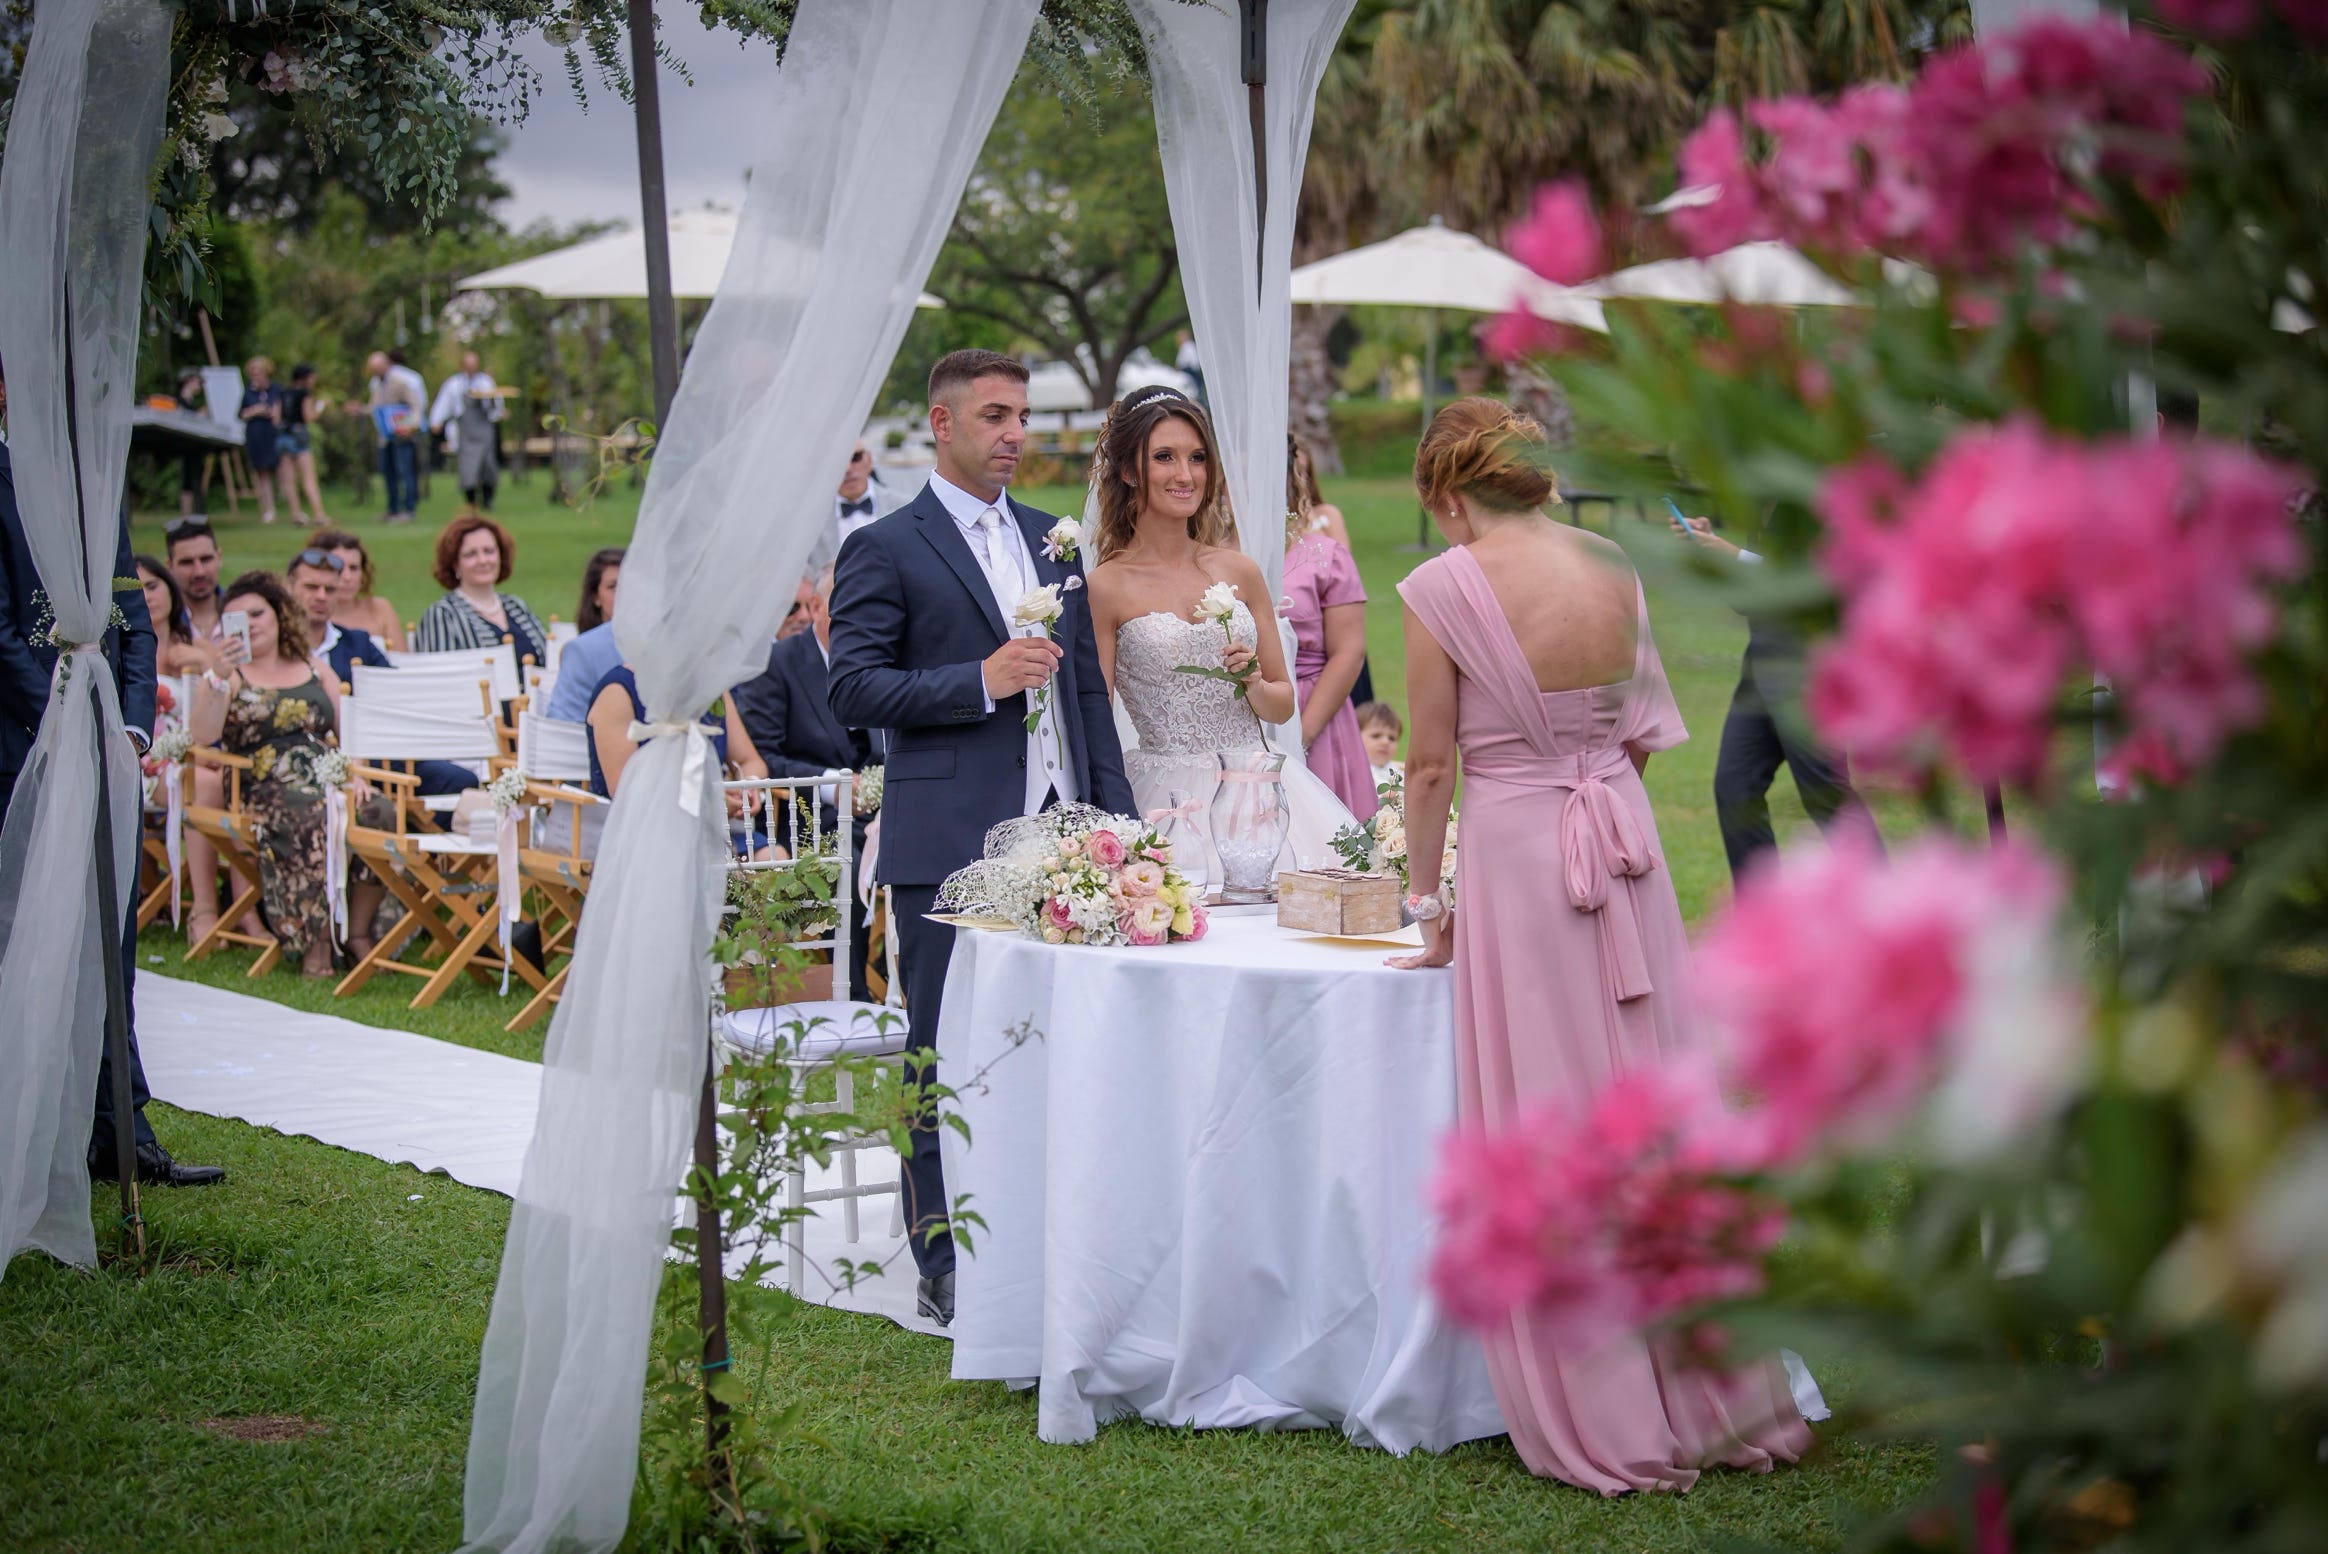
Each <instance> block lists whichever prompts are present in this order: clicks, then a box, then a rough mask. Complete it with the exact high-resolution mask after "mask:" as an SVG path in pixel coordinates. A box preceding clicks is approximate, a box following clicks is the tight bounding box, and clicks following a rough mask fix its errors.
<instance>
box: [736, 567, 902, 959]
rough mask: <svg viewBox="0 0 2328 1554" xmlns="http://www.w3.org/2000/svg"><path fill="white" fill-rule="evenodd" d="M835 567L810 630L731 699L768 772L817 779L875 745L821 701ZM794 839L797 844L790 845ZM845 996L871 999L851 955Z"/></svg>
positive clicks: (818, 588) (853, 902)
mask: <svg viewBox="0 0 2328 1554" xmlns="http://www.w3.org/2000/svg"><path fill="white" fill-rule="evenodd" d="M832 592H833V569H832V568H831V567H829V566H828V567H826V568H825V569H824V571H823V572H822V573H821V574H820V575H819V576H818V577H817V578H816V579H815V582H814V585H813V587H812V589H811V591H810V593H809V600H808V609H807V614H808V622H809V625H808V629H807V630H806V631H801V632H796V633H794V634H793V635H792V636H789V637H779V638H778V639H777V641H776V644H775V646H773V647H772V648H770V649H769V650H768V668H767V670H766V671H765V672H764V673H762V674H761V675H760V677H759V678H758V679H755V680H748V681H746V682H745V683H743V684H742V685H739V686H737V687H736V689H735V694H734V695H733V696H731V697H730V698H729V700H730V701H731V702H733V703H734V705H735V709H736V713H737V715H738V716H739V717H740V718H741V719H742V720H743V726H744V731H745V732H746V733H748V734H750V735H751V737H752V745H753V748H754V749H756V750H757V751H758V752H759V754H760V758H761V760H762V761H764V762H766V763H767V767H768V775H769V776H771V777H821V776H823V775H824V774H825V773H826V772H829V771H861V770H863V769H864V768H865V767H867V766H869V765H871V764H873V762H874V760H875V759H876V755H875V752H876V750H877V749H878V748H879V746H880V744H881V736H880V734H879V733H878V731H876V732H873V733H870V734H869V733H868V732H867V731H866V730H864V729H848V728H843V727H841V725H840V723H839V722H838V721H836V720H835V719H834V717H833V712H832V706H831V703H830V701H829V700H828V699H827V698H828V696H829V694H830V690H831V676H830V668H829V665H830V662H831V642H832V614H831V610H830V608H829V606H830V604H831V600H832ZM823 810H824V814H823V819H822V823H823V824H824V825H825V826H827V827H833V826H837V825H838V824H839V823H840V815H839V811H838V810H836V809H835V808H834V807H833V805H832V803H831V802H830V801H829V800H828V801H827V802H826V803H825V804H824V805H823ZM867 820H868V816H866V815H863V814H860V815H857V816H854V817H853V822H852V823H853V827H854V830H855V833H856V834H855V839H854V844H853V845H854V849H855V851H856V852H857V853H859V854H862V853H863V851H864V848H865V828H866V824H867ZM795 845H796V846H797V845H798V844H797V843H796V844H795ZM843 883H844V886H845V887H846V888H844V890H843V891H842V894H843V896H844V897H845V898H846V900H847V906H846V910H847V911H848V913H849V920H850V921H849V937H850V939H851V941H852V942H854V943H856V944H858V945H860V946H862V944H863V943H864V939H863V929H862V927H861V924H860V913H859V911H858V904H857V892H856V889H855V882H854V881H844V882H843ZM853 958H854V959H855V961H856V964H855V965H854V966H852V967H851V968H850V976H849V982H850V989H849V996H850V997H852V998H855V999H857V1000H858V1001H859V1002H862V1003H871V1002H872V1001H873V999H872V994H871V993H870V991H869V990H868V985H867V982H866V978H865V958H864V957H863V956H862V955H858V956H855V957H853Z"/></svg>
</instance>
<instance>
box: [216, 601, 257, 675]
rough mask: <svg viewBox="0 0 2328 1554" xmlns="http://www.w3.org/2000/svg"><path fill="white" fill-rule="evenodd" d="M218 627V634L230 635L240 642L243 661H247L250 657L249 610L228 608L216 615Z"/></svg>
mask: <svg viewBox="0 0 2328 1554" xmlns="http://www.w3.org/2000/svg"><path fill="white" fill-rule="evenodd" d="M218 629H219V633H220V635H222V636H226V637H231V638H233V639H234V640H235V641H237V642H239V643H241V644H242V653H243V662H244V663H246V664H247V663H249V662H250V658H251V617H250V614H249V612H248V611H245V610H228V611H227V612H226V613H224V614H223V615H221V616H219V617H218Z"/></svg>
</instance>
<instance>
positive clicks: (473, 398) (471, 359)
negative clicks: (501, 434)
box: [428, 351, 508, 513]
mask: <svg viewBox="0 0 2328 1554" xmlns="http://www.w3.org/2000/svg"><path fill="white" fill-rule="evenodd" d="M494 388H495V385H494V382H493V375H492V374H491V373H488V372H486V371H485V370H484V366H483V364H482V363H480V362H479V361H478V359H477V353H476V352H475V351H463V352H462V353H461V370H460V371H459V372H456V373H454V374H453V375H452V376H451V377H449V378H447V379H445V381H444V383H443V384H442V385H441V386H440V387H439V388H438V389H437V396H436V403H435V404H433V405H431V406H430V407H429V412H428V424H429V429H430V430H431V431H433V432H436V433H438V434H439V435H442V434H443V433H444V431H445V429H446V428H447V427H450V428H451V429H452V437H453V466H454V468H455V470H456V471H457V472H458V473H459V475H460V480H461V499H462V500H463V501H465V502H467V503H468V504H469V506H470V508H471V510H472V511H475V512H480V513H489V512H491V511H493V491H494V488H495V487H497V486H499V485H500V484H501V449H500V446H499V444H498V443H497V442H496V441H495V432H494V428H495V426H496V425H497V424H498V423H499V422H500V420H501V418H502V417H503V416H504V415H506V414H507V413H508V412H507V411H506V410H505V409H504V408H503V407H502V404H501V398H500V396H499V395H497V394H496V393H495V392H494Z"/></svg>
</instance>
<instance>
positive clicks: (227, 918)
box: [186, 748, 283, 977]
mask: <svg viewBox="0 0 2328 1554" xmlns="http://www.w3.org/2000/svg"><path fill="white" fill-rule="evenodd" d="M193 764H194V765H195V766H208V767H214V768H216V769H217V770H218V771H219V772H220V773H222V774H223V775H224V777H225V779H226V806H225V807H224V808H223V809H219V808H213V807H211V806H210V805H207V804H196V803H194V802H193V801H192V800H193V790H192V788H191V784H192V782H193V772H192V771H191V769H189V771H188V772H187V777H186V780H187V782H188V784H189V790H188V794H187V800H188V802H187V804H186V824H187V825H189V826H191V827H193V828H194V829H195V830H196V831H199V832H201V833H202V835H203V836H205V837H207V838H208V839H209V841H210V845H211V846H212V847H214V848H216V849H217V850H218V857H219V861H220V862H221V863H224V864H225V865H226V868H227V873H228V875H229V876H230V877H231V878H232V879H233V880H234V882H235V889H234V900H233V901H232V902H231V903H230V904H229V905H228V906H227V909H226V910H225V911H223V912H221V913H219V914H218V921H217V922H216V923H215V924H213V925H212V927H211V929H210V932H208V933H206V934H204V935H203V936H202V937H201V938H199V939H197V940H195V941H194V942H193V943H192V944H189V945H188V946H186V959H187V960H189V961H195V960H200V959H201V958H202V957H203V956H205V955H207V954H209V953H210V952H211V951H212V950H215V949H217V948H219V947H220V946H221V945H227V944H239V945H242V946H244V947H246V948H248V949H254V950H257V951H258V952H259V958H258V959H257V960H255V961H253V962H252V963H251V969H250V971H249V973H248V975H250V976H254V977H257V976H264V975H265V974H266V973H267V972H270V971H272V970H274V969H275V963H276V962H277V961H279V960H281V959H282V958H283V945H282V942H281V941H280V940H278V939H277V938H275V936H274V935H272V934H252V933H245V932H243V930H242V927H241V924H242V920H243V918H244V917H246V916H248V915H249V914H250V913H251V912H253V911H255V910H256V909H257V907H258V905H259V898H260V895H261V891H260V888H259V842H258V836H257V833H256V832H255V831H254V830H253V828H252V821H251V817H250V814H249V812H248V811H247V810H245V809H244V808H243V801H242V784H243V774H244V773H245V772H248V771H249V770H250V769H251V763H250V760H249V758H248V757H246V756H239V755H229V754H227V753H226V752H225V751H223V750H211V749H208V748H198V749H196V750H195V751H194V753H193Z"/></svg>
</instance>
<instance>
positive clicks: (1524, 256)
mask: <svg viewBox="0 0 2328 1554" xmlns="http://www.w3.org/2000/svg"><path fill="white" fill-rule="evenodd" d="M1504 247H1505V249H1506V250H1508V251H1509V252H1510V254H1511V256H1512V257H1513V258H1514V259H1517V260H1519V261H1520V263H1522V264H1524V265H1526V266H1527V267H1528V268H1529V269H1531V270H1533V271H1535V272H1536V273H1537V274H1538V275H1541V276H1543V277H1544V279H1546V280H1548V281H1550V282H1552V283H1553V284H1554V285H1556V286H1578V285H1582V284H1583V283H1584V282H1586V281H1588V280H1591V279H1592V278H1593V277H1594V276H1595V275H1598V274H1599V273H1600V260H1601V230H1600V221H1599V220H1598V218H1596V217H1595V216H1594V215H1593V213H1592V201H1591V199H1590V198H1589V197H1588V196H1587V195H1586V194H1585V192H1584V185H1583V184H1581V183H1579V182H1577V181H1576V180H1575V179H1573V178H1564V179H1562V180H1561V181H1560V182H1558V183H1548V184H1546V185H1544V186H1543V187H1542V188H1540V189H1538V190H1537V191H1536V202H1535V205H1534V206H1533V208H1531V209H1530V210H1529V212H1528V214H1527V217H1526V218H1525V219H1524V220H1522V221H1520V222H1518V223H1517V224H1515V225H1514V226H1513V227H1512V228H1511V230H1510V231H1508V232H1506V233H1505V234H1504Z"/></svg>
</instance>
